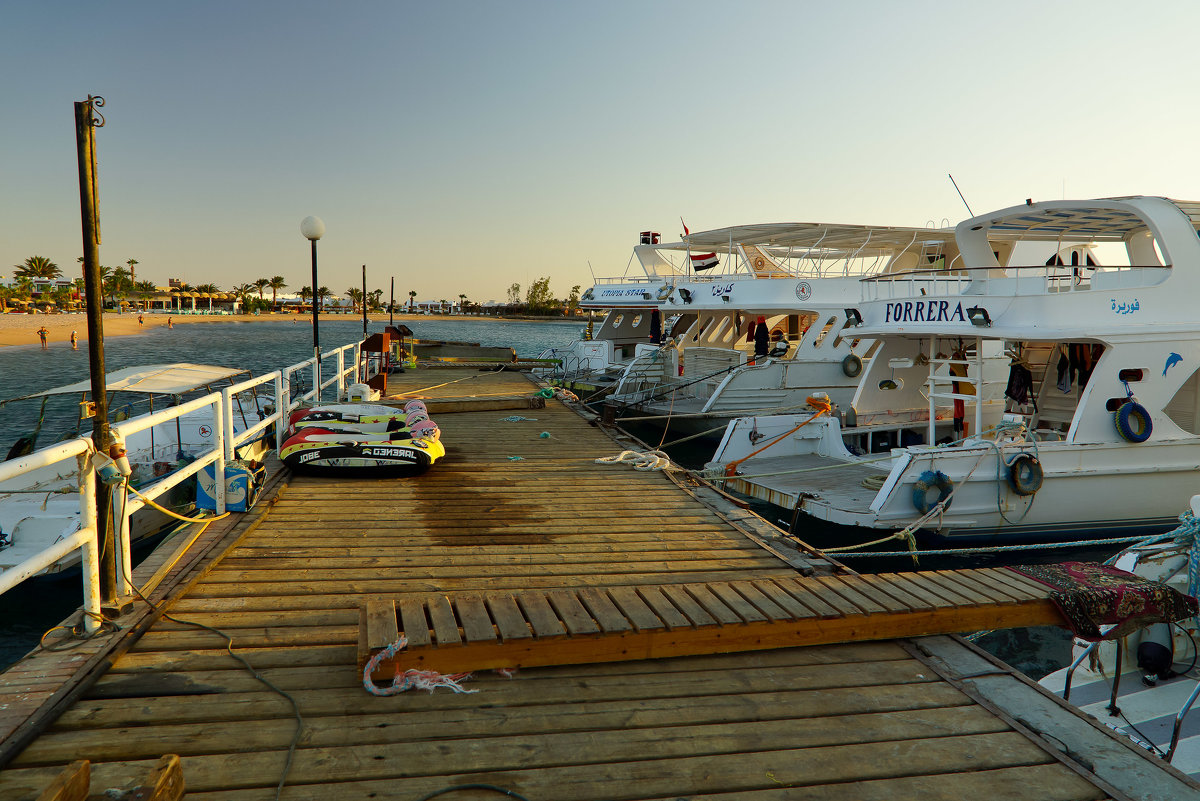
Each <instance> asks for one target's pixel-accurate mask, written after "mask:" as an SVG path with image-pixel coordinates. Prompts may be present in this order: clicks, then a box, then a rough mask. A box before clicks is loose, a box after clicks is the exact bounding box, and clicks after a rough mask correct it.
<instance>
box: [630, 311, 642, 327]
mask: <svg viewBox="0 0 1200 801" xmlns="http://www.w3.org/2000/svg"><path fill="white" fill-rule="evenodd" d="M629 324H630V325H632V326H633V327H634V328H637V327H638V326H639V325H641V324H642V315H640V314H635V315H634V316H633V320H632V321H631V322H630V323H629Z"/></svg>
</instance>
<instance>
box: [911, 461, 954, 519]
mask: <svg viewBox="0 0 1200 801" xmlns="http://www.w3.org/2000/svg"><path fill="white" fill-rule="evenodd" d="M935 487H936V488H937V491H938V496H937V500H935V501H934V502H933V503H930V502H929V490H931V489H934V488H935ZM952 492H954V482H953V481H951V480H950V477H949V476H948V475H946V474H945V473H943V472H942V471H941V470H938V471H933V470H926V471H925V472H924V473H922V474H921V475H920V477H919V478H918V479H917V481H916V483H915V484H913V494H912V502H913V506H914V507H916V509H917V511H918V512H920V513H921V514H923V515H924V514H928V513H929V510H930V509H932V508H933V507H934V506H936V505H937V504H939V503H941V502H942V501H945V500H946V499H947V498H949V497H950V493H952ZM945 508H947V509H949V508H950V504H949V503H948V502H947V503H946V506H945Z"/></svg>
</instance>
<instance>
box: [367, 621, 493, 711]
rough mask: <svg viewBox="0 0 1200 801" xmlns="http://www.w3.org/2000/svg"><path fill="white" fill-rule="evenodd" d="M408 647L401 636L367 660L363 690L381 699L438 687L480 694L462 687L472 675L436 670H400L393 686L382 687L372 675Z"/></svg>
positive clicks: (405, 640)
mask: <svg viewBox="0 0 1200 801" xmlns="http://www.w3.org/2000/svg"><path fill="white" fill-rule="evenodd" d="M407 645H408V638H407V637H405V636H404V635H403V634H401V635H400V638H399V639H398V640H396V641H395V642H394V643H392V644H391V645H389V646H388V647H387V648H384V649H383V650H382V651H380V652H379V653H377V654H375V655H374V656H372V657H371V658H370V659H368V660H367V664H366V665H365V666H364V667H363V674H362V681H363V688H364V689H365V690H366V691H367V692H369V693H370V694H371V695H376V696H380V697H386V696H390V695H399V694H400V693H402V692H406V691H408V690H411V689H414V688H415V689H418V690H427V691H428V692H430V693H432V692H433V691H434V690H436V689H437V688H438V687H447V688H449V689H451V690H453V691H454V692H456V693H476V692H479V691H478V690H468V689H467V688H465V687H463V686H462V682H464V681H467V680H468V679H470V678H471V674H470V673H438V672H437V671H436V670H405V671H403V672H401V671H400V669H399V668H397V669H396V675H395V676H394V677H393V678H392V685H391V686H390V687H380V686H379V685H378V684H376V683H375V680H374V679H372V678H371V674H372V673H374V672H375V670H376V669H377V668H378V667H379V664H380V663H381V662H383V660H385V659H392V658H393V657H395V656H396V654H398V653H399V652H400V651H402V650H404V648H405V647H406V646H407Z"/></svg>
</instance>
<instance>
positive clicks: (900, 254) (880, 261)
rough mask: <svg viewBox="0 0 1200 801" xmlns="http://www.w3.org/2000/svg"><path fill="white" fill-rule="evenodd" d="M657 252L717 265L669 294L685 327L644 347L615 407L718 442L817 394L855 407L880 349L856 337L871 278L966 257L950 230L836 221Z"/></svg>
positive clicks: (716, 233) (666, 302) (766, 228)
mask: <svg viewBox="0 0 1200 801" xmlns="http://www.w3.org/2000/svg"><path fill="white" fill-rule="evenodd" d="M658 250H659V252H660V254H663V258H664V259H666V260H672V257H673V258H674V261H676V262H679V263H680V264H682V265H684V266H687V265H692V264H705V265H708V266H706V267H704V268H703V271H701V270H700V269H699V268H690V269H687V270H686V274H685V275H682V276H680V277H677V278H674V279H672V281H671V283H670V286H669V287H667V288H664V289H663V295H664V297H663V298H662V302H661V304H660V307H661V308H662V310H663V314H664V315H666V314H672V313H677V314H681V317H680V318H679V319H680V321H681V324H677V325H675V326H673V327H672V328H670V329H669V330H667V331H665V332H664V337H663V339H662V341H661V342H646V343H645V344H641V345H639V346H638V347H637V350H636V354H635V358H634V359H633V360H632V361H631V362H630V363H629V365H628V366H627V367H626V368H625V371H624V372H623V374H622V375H621V378H620V380H619V382H618V383H617V386H616V387H615V389H614V391H613V393H612V395H611V396H610V397H609V398H608V399H607V400H608V402H609V403H611V404H613V405H616V406H618V407H632V409H633V410H634V411H632V412H630V414H632V415H633V416H634V417H643V418H647V419H648V420H650V421H652V423H653V424H657V425H660V426H667V425H669V426H670V427H671V430H672V431H675V432H679V433H696V432H699V431H704V432H713V433H714V436H713V438H714V439H716V438H717V436H716V435H715V432H716V431H719V430H720V429H721V427H723V426H724V424H725V423H727V422H728V421H729V420H730V419H732V418H734V417H737V416H739V415H744V414H772V413H781V412H786V411H792V412H795V411H797V410H800V409H803V408H804V407H805V399H806V398H807V397H808V396H809V395H811V394H813V393H822V394H823V395H824V396H826V397H828V398H830V399H831V400H832V401H833V402H834V403H839V404H848V403H849V401H850V398H851V396H852V395H853V393H854V390H855V388H856V387H857V386H858V376H859V374H860V373H861V372H862V370H863V357H864V356H865V354H866V353H867V351H868V350H869V349H870V347H871V344H872V343H871V340H870V339H869V338H863V337H860V336H859V335H858V334H857V332H853V331H852V332H850V333H849V334H847V333H846V331H845V329H846V324H847V320H846V313H847V309H848V308H849V307H854V306H856V305H857V304H858V300H859V296H860V288H859V284H860V279H861V278H862V277H863V276H865V275H871V274H876V273H878V274H887V273H892V272H908V271H912V270H922V269H928V268H931V267H934V266H935V265H944V264H947V263H949V262H952V261H954V260H955V258H956V257H957V249H956V245H955V240H954V236H953V230H952V229H949V228H905V227H888V226H867V225H841V224H825V223H770V224H761V225H742V226H734V227H729V228H719V229H715V230H712V231H702V232H698V233H693V234H689V235H687V236H686V237H685V238H684V239H682V240H680V241H678V242H671V243H665V244H662V245H660V246H659V248H658ZM714 426H715V428H714Z"/></svg>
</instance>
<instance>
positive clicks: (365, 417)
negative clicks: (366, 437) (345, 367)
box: [288, 401, 441, 439]
mask: <svg viewBox="0 0 1200 801" xmlns="http://www.w3.org/2000/svg"><path fill="white" fill-rule="evenodd" d="M312 427H317V428H328V429H331V430H336V431H357V432H367V433H393V432H403V431H409V432H411V433H412V434H413V435H414V436H415V435H417V434H420V435H421V436H424V437H430V438H432V439H438V438H439V437H440V436H441V432H440V431H439V430H438V426H437V423H435V422H433V421H432V420H430V419H429V412H428V411H427V410H426V409H425V404H423V403H421V402H420V401H410V402H409V403H407V404H405V407H404V409H403V410H401V409H397V408H393V407H391V406H380V405H376V404H370V403H354V404H350V403H340V404H333V405H329V406H312V407H309V408H307V409H297V410H296V411H294V412H292V414H291V415H290V416H289V418H288V431H289V433H295V432H299V431H301V430H303V429H305V428H312Z"/></svg>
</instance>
